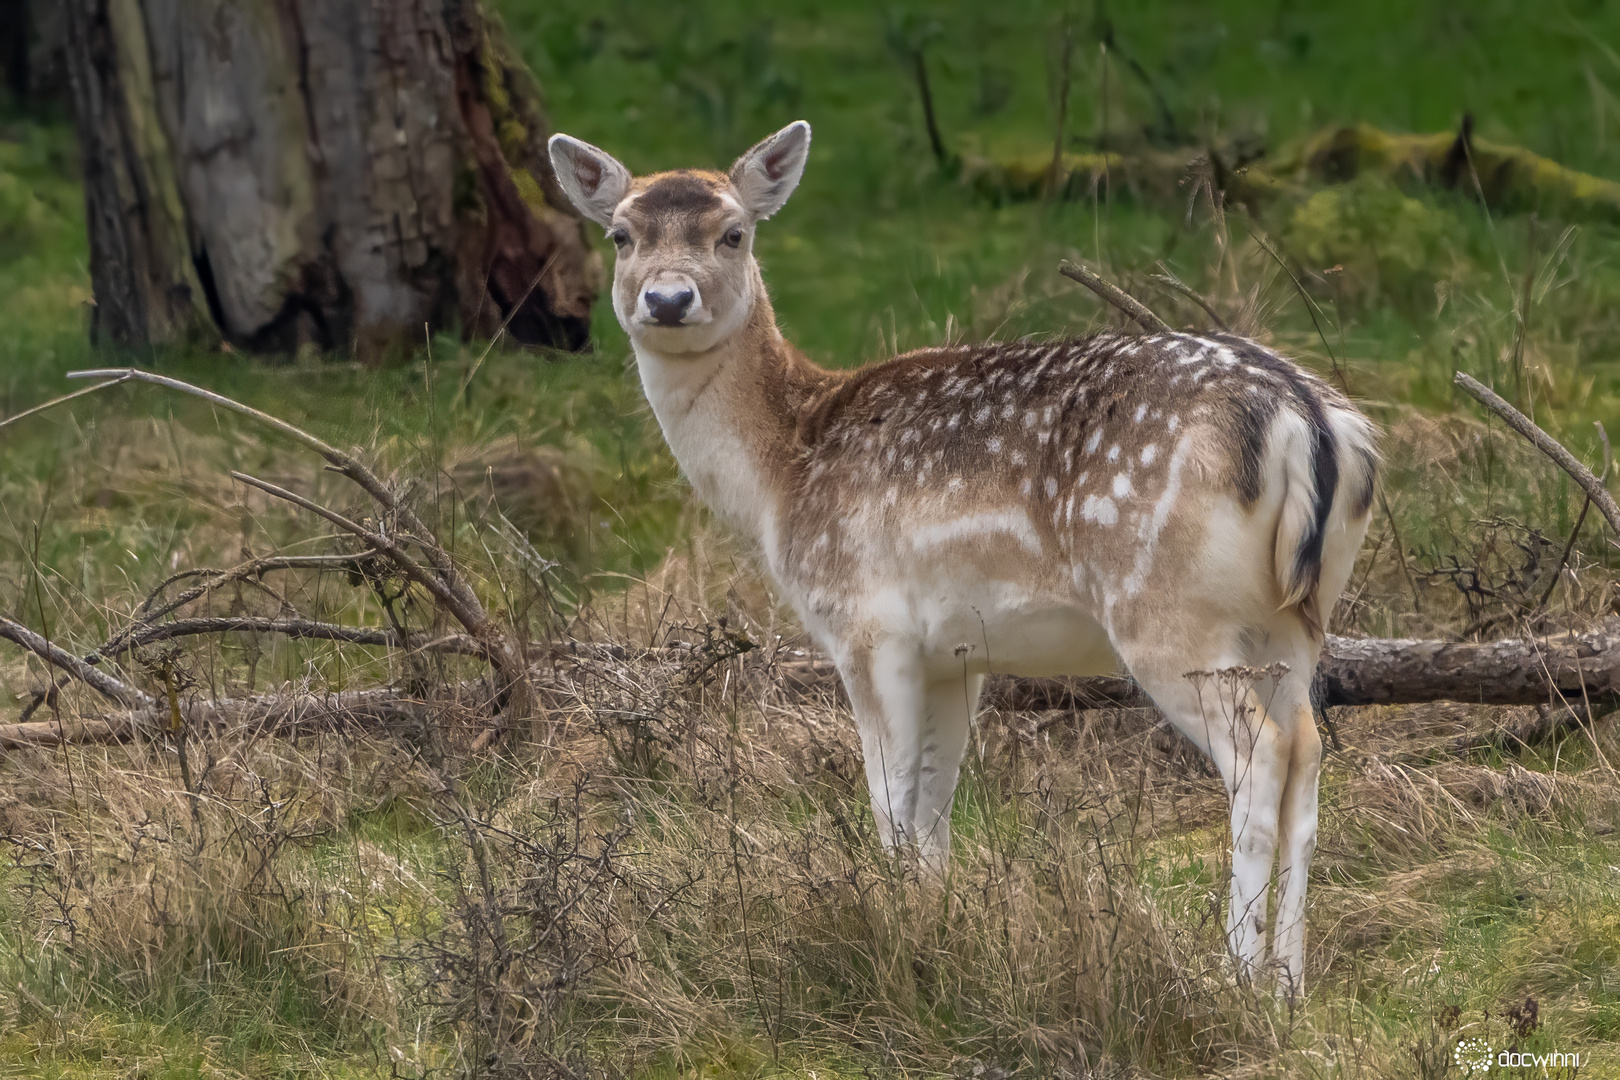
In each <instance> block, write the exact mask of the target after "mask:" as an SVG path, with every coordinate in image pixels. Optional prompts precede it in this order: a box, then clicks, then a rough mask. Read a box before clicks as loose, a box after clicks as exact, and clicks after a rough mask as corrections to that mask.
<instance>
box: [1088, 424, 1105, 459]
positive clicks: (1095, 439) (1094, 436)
mask: <svg viewBox="0 0 1620 1080" xmlns="http://www.w3.org/2000/svg"><path fill="white" fill-rule="evenodd" d="M1101 445H1102V428H1098V429H1097V430H1096V431H1093V432H1092V433H1091V438H1089V439H1087V440H1086V453H1088V454H1095V453H1096V452H1097V447H1099V446H1101Z"/></svg>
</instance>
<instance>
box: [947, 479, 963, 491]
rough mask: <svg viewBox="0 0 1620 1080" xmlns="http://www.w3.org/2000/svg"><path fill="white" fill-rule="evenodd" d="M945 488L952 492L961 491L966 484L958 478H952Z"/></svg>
mask: <svg viewBox="0 0 1620 1080" xmlns="http://www.w3.org/2000/svg"><path fill="white" fill-rule="evenodd" d="M945 486H946V487H947V488H949V489H950V490H952V491H961V490H962V488H964V487H965V486H966V483H965V482H964V481H963V479H962V478H961V477H960V476H953V477H951V479H950V482H949V483H947V484H946V485H945Z"/></svg>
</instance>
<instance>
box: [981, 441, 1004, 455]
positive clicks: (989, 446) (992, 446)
mask: <svg viewBox="0 0 1620 1080" xmlns="http://www.w3.org/2000/svg"><path fill="white" fill-rule="evenodd" d="M984 448H985V449H986V450H988V451H990V452H991V453H992V454H999V453H1001V440H1000V439H991V440H990V441H989V442H987V443H985V444H984Z"/></svg>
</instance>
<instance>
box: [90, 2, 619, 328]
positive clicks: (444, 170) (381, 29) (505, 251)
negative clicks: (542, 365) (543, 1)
mask: <svg viewBox="0 0 1620 1080" xmlns="http://www.w3.org/2000/svg"><path fill="white" fill-rule="evenodd" d="M66 7H67V11H68V20H69V35H70V36H69V49H68V58H69V67H70V73H71V77H72V84H73V91H74V101H75V105H76V108H77V115H78V124H79V133H80V139H81V143H82V145H83V149H84V158H85V173H86V176H85V179H86V183H85V190H86V196H85V197H86V203H87V210H88V219H89V229H90V244H91V267H90V271H91V279H92V284H93V287H94V290H95V298H96V308H95V317H94V323H93V327H94V333H95V336H96V337H97V339H98V340H102V341H105V342H108V343H112V344H117V345H122V346H126V347H135V348H141V347H146V346H149V345H154V344H163V343H170V342H175V341H177V340H183V339H186V338H188V337H189V338H201V339H204V340H207V339H222V340H224V341H228V342H230V343H232V344H233V345H235V346H237V347H238V348H242V349H247V350H251V351H261V352H291V351H294V350H296V349H298V348H300V347H304V346H309V345H313V346H316V347H318V348H321V349H325V350H336V351H339V352H349V351H352V352H353V353H354V354H356V355H358V356H360V357H361V358H363V359H375V358H378V357H380V356H383V355H386V354H387V353H388V352H389V351H391V350H394V349H397V348H399V347H400V346H402V345H405V346H408V345H411V344H414V343H416V342H419V341H421V340H422V336H423V332H424V326H426V327H428V328H430V329H441V328H445V327H448V326H451V325H460V326H461V327H462V328H463V329H464V330H465V331H467V332H470V333H478V334H491V333H493V332H494V331H495V330H496V329H497V328H498V327H499V326H501V325H503V324H504V325H506V326H507V329H508V332H509V333H510V334H511V335H512V336H513V337H514V338H516V339H517V340H518V341H521V342H525V343H529V344H544V345H552V346H558V347H562V348H570V349H577V348H581V347H583V346H584V345H585V343H586V341H587V339H588V332H589V320H590V308H591V304H592V302H593V301H594V299H595V296H596V293H597V292H598V291H599V289H600V284H601V274H602V271H601V264H600V261H599V259H598V257H597V256H596V255H595V254H594V252H593V251H592V250H591V248H590V246H589V244H588V243H587V242H586V239H585V235H584V232H583V229H582V225H581V222H580V221H579V219H578V218H577V217H575V216H574V215H573V214H572V212H571V211H570V210H569V209H567V205H568V204H567V202H566V200H564V199H562V197H561V195H560V192H558V191H557V188H556V181H555V178H554V177H552V176H551V174H550V166H549V162H548V160H547V158H546V155H545V153H544V152H543V146H544V140H545V138H546V136H547V135H548V134H549V132H548V131H547V124H546V119H545V115H544V112H543V110H542V108H541V106H540V100H539V94H538V91H537V89H536V88H535V86H534V84H533V82H532V80H531V79H530V78H529V76H528V74H527V72H526V71H524V69H523V67H522V65H521V63H519V62H518V61H517V60H516V59H515V58H514V57H513V56H512V54H511V53H510V51H509V50H508V49H506V48H505V46H504V43H503V42H502V38H501V33H500V28H499V26H498V24H496V23H494V22H493V21H492V20H491V19H490V18H489V17H487V16H486V15H485V14H484V13H483V11H482V10H481V9H480V7H479V5H478V3H477V0H382V2H378V3H373V4H349V3H344V2H342V0H67V4H66Z"/></svg>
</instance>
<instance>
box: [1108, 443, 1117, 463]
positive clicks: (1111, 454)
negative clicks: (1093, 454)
mask: <svg viewBox="0 0 1620 1080" xmlns="http://www.w3.org/2000/svg"><path fill="white" fill-rule="evenodd" d="M1108 460H1109V461H1118V460H1119V443H1115V444H1114V445H1113V446H1110V447H1109V448H1108Z"/></svg>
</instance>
